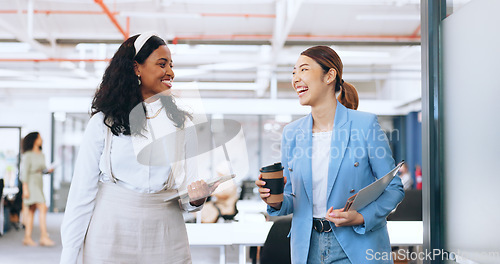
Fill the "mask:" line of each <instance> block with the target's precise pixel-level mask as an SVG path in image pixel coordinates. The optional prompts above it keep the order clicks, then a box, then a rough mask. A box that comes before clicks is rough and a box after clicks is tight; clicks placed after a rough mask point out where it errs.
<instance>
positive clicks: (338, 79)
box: [300, 46, 359, 110]
mask: <svg viewBox="0 0 500 264" xmlns="http://www.w3.org/2000/svg"><path fill="white" fill-rule="evenodd" d="M300 55H304V56H307V57H309V58H311V59H313V60H314V61H316V62H317V63H318V64H319V65H320V66H321V68H323V70H324V71H325V74H326V73H327V72H328V71H329V70H330V69H334V70H335V71H336V72H337V76H335V93H337V92H339V91H340V94H339V96H338V97H337V100H339V102H340V103H341V104H342V105H344V106H345V107H347V108H350V109H354V110H356V109H358V104H359V97H358V92H357V91H356V88H355V87H354V85H352V84H350V83H348V82H344V80H343V79H342V70H343V68H344V66H343V64H342V61H341V60H340V57H339V55H338V54H337V52H335V51H334V50H333V49H332V48H330V47H327V46H314V47H311V48H308V49H306V50H305V51H303V52H302V53H300Z"/></svg>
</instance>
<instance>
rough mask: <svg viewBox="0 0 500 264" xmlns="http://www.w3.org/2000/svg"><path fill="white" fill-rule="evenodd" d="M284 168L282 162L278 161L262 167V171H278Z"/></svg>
mask: <svg viewBox="0 0 500 264" xmlns="http://www.w3.org/2000/svg"><path fill="white" fill-rule="evenodd" d="M281 170H283V166H281V162H276V163H274V164H273V165H269V166H265V167H262V168H261V169H260V172H276V171H281Z"/></svg>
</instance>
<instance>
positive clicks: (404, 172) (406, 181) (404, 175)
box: [399, 163, 413, 190]
mask: <svg viewBox="0 0 500 264" xmlns="http://www.w3.org/2000/svg"><path fill="white" fill-rule="evenodd" d="M399 177H401V181H402V182H403V188H404V189H405V190H409V189H412V188H413V179H412V177H411V175H410V171H409V170H408V166H406V163H404V164H403V166H401V168H400V169H399Z"/></svg>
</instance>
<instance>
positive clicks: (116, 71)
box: [91, 35, 192, 136]
mask: <svg viewBox="0 0 500 264" xmlns="http://www.w3.org/2000/svg"><path fill="white" fill-rule="evenodd" d="M138 36H139V35H135V36H132V37H130V38H128V39H127V40H125V42H123V43H122V44H121V45H120V47H119V48H118V50H117V51H116V53H115V55H113V58H112V59H111V61H110V63H109V66H108V67H107V68H106V71H105V72H104V75H103V77H102V82H101V84H100V85H99V89H98V90H97V91H96V93H95V95H94V99H93V100H92V111H91V114H92V115H95V114H97V113H99V112H102V113H103V114H104V124H105V125H106V126H108V127H109V128H111V132H113V134H114V135H117V136H118V135H119V134H121V133H123V134H124V135H131V134H132V135H140V134H142V133H141V132H142V131H144V130H146V118H145V117H146V106H145V105H144V103H143V101H144V98H143V97H142V92H141V88H140V85H139V83H138V80H137V76H136V75H135V70H134V62H137V63H138V64H143V63H144V62H145V61H146V59H147V58H148V57H149V56H150V55H151V53H153V51H155V50H156V49H157V48H158V47H160V46H162V45H166V43H165V41H164V40H163V39H161V38H160V37H157V36H152V37H150V38H149V39H148V40H147V41H146V43H144V46H142V48H141V49H140V51H139V52H138V53H137V55H135V47H134V42H135V40H136V39H137V37H138ZM160 100H161V102H162V104H163V106H164V107H165V110H166V112H167V116H168V118H169V119H170V120H172V121H173V122H174V123H175V126H176V127H178V128H183V127H184V123H185V121H186V119H188V118H192V116H191V115H190V114H189V113H188V112H186V111H183V110H182V109H179V108H178V107H177V105H176V104H175V99H174V98H173V96H160ZM138 105H141V108H142V110H141V111H140V113H137V111H132V109H134V107H136V106H138ZM131 121H132V122H133V123H134V124H138V125H134V126H130V122H131Z"/></svg>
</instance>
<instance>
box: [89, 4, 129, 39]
mask: <svg viewBox="0 0 500 264" xmlns="http://www.w3.org/2000/svg"><path fill="white" fill-rule="evenodd" d="M94 2H95V3H97V4H98V5H99V6H100V7H101V8H102V10H103V11H104V12H105V13H106V14H107V15H108V17H109V19H110V20H111V22H112V23H113V24H114V25H115V26H116V28H118V30H119V31H120V32H121V33H122V35H123V39H128V36H129V32H128V29H127V30H124V29H123V28H122V26H120V23H118V20H116V17H115V15H113V13H111V11H110V10H109V9H108V7H107V6H106V4H105V3H104V2H103V0H94Z"/></svg>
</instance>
